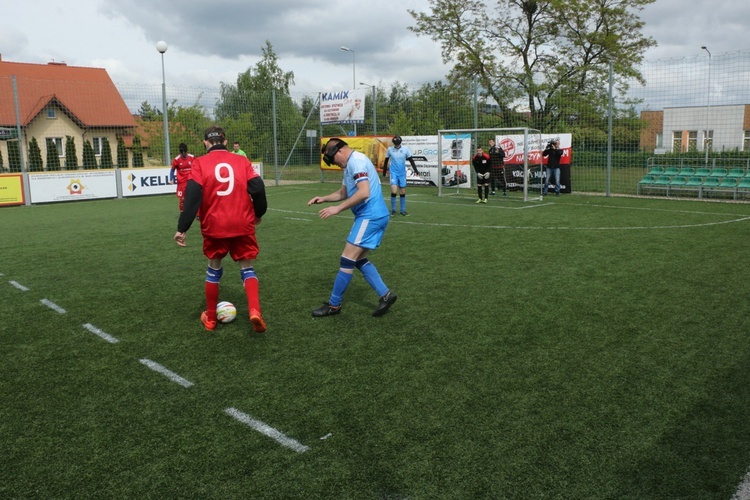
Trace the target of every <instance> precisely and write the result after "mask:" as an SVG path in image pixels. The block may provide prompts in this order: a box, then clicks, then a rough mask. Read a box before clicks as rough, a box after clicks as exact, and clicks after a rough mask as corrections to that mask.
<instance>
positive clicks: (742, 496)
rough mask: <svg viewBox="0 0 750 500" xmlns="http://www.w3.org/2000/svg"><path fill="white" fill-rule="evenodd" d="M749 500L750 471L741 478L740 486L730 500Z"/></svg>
mask: <svg viewBox="0 0 750 500" xmlns="http://www.w3.org/2000/svg"><path fill="white" fill-rule="evenodd" d="M748 499H750V470H748V472H747V474H745V477H744V478H743V480H742V482H741V483H740V485H739V486H738V487H737V491H735V492H734V495H732V500H748Z"/></svg>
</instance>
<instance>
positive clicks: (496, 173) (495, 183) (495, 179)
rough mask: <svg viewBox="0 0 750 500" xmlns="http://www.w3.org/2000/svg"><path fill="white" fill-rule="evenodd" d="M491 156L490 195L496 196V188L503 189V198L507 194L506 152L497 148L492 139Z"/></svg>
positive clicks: (489, 151)
mask: <svg viewBox="0 0 750 500" xmlns="http://www.w3.org/2000/svg"><path fill="white" fill-rule="evenodd" d="M487 153H488V154H489V155H490V194H495V188H496V187H500V188H502V189H503V196H507V194H508V193H506V184H507V182H506V180H505V151H503V148H501V147H500V146H495V140H494V139H490V149H489V150H488V151H487Z"/></svg>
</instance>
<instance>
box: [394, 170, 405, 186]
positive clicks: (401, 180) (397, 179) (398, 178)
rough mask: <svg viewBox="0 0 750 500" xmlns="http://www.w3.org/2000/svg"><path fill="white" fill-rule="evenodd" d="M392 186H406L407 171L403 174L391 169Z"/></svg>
mask: <svg viewBox="0 0 750 500" xmlns="http://www.w3.org/2000/svg"><path fill="white" fill-rule="evenodd" d="M391 186H398V187H400V188H405V187H406V172H404V173H403V174H401V173H398V174H396V173H394V172H393V171H391Z"/></svg>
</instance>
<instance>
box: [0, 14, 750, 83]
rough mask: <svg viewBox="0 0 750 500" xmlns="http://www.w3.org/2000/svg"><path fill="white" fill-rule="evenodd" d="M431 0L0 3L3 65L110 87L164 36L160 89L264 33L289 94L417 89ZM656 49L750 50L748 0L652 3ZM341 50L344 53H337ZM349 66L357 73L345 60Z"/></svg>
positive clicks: (427, 45)
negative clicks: (33, 67)
mask: <svg viewBox="0 0 750 500" xmlns="http://www.w3.org/2000/svg"><path fill="white" fill-rule="evenodd" d="M428 7H429V2H428V1H427V0H326V1H314V0H277V1H271V2H261V1H258V0H244V1H243V0H213V1H206V0H180V1H177V0H162V1H153V0H76V1H75V2H61V1H59V0H29V1H27V2H18V1H16V2H4V5H3V8H2V16H0V54H2V59H3V60H4V61H13V62H30V63H47V62H50V61H58V62H60V61H64V62H66V63H68V64H69V65H74V66H94V67H103V68H106V69H107V71H108V73H109V75H110V76H111V78H112V80H113V81H114V82H115V83H116V84H126V83H127V84H130V83H138V84H149V85H152V84H158V85H160V84H161V82H162V73H161V59H160V58H161V56H160V54H159V53H158V52H157V50H156V48H155V45H156V42H157V41H159V40H164V41H166V42H167V43H168V45H169V48H168V50H167V52H166V54H165V66H166V79H167V85H168V86H169V85H175V86H189V87H207V88H215V87H218V86H219V83H220V82H225V83H235V82H236V78H237V75H238V73H241V72H244V71H246V70H247V69H248V68H250V67H252V66H253V65H255V64H256V63H257V62H258V60H259V58H260V51H261V47H263V46H264V45H265V41H266V40H269V41H270V42H271V44H272V46H273V48H274V51H275V52H276V54H277V56H278V57H279V65H280V66H281V68H282V69H283V70H284V71H292V72H294V76H295V86H294V87H293V88H292V92H293V93H305V94H308V95H314V94H316V93H317V92H318V91H328V90H339V89H346V88H350V87H351V85H352V80H353V77H354V78H355V79H356V82H354V83H356V84H357V85H359V82H365V83H369V84H384V85H389V84H391V83H393V82H395V81H398V82H402V83H409V84H410V85H417V84H421V83H424V82H428V81H435V80H439V79H441V78H443V77H444V76H445V74H446V73H447V71H448V68H447V67H446V66H444V65H443V64H442V60H441V57H440V47H439V45H438V44H436V43H435V42H433V41H432V40H430V39H429V38H426V37H417V36H416V35H415V34H414V33H412V32H410V31H408V30H407V29H406V28H407V26H409V25H410V24H412V23H413V19H412V17H411V16H410V15H409V13H408V12H407V9H413V10H417V11H426V10H427V9H428ZM641 17H642V19H643V20H644V21H646V26H645V30H644V32H645V34H646V35H650V36H652V37H654V38H655V39H656V40H657V42H658V46H657V47H656V48H653V49H651V50H649V51H648V52H647V53H646V59H647V60H655V59H670V58H683V57H692V58H696V57H707V54H706V52H705V51H702V50H701V48H700V47H701V46H702V45H706V46H708V48H709V49H710V51H711V53H712V55H713V56H717V55H720V54H723V53H727V52H736V51H747V50H750V40H749V39H748V36H747V32H748V29H747V26H745V25H743V23H746V22H747V20H748V19H750V1H748V0H717V1H713V2H710V1H709V2H707V1H705V0H657V1H656V2H655V3H654V4H651V5H649V6H647V7H646V8H645V9H644V11H643V12H642V13H641ZM341 46H346V47H348V48H350V49H352V50H354V51H355V52H354V61H353V60H352V59H353V58H352V53H351V52H345V51H342V50H341V49H340V47H341ZM353 62H354V69H355V72H356V74H355V75H353V74H352V73H353V71H352V66H353V64H352V63H353Z"/></svg>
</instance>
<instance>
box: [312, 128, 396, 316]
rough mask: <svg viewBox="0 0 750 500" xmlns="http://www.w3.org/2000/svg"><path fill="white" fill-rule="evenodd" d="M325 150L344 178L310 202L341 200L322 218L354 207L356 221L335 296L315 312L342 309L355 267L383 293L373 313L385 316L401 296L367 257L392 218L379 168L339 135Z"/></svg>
mask: <svg viewBox="0 0 750 500" xmlns="http://www.w3.org/2000/svg"><path fill="white" fill-rule="evenodd" d="M321 153H322V154H323V160H324V161H325V162H326V164H327V165H331V164H335V165H338V166H339V167H341V168H343V169H344V180H343V182H342V185H341V188H340V189H338V190H336V191H334V192H333V193H331V194H329V195H326V196H316V197H314V198H313V199H311V200H310V201H308V202H307V205H308V206H310V205H316V204H318V203H335V202H339V201H340V202H341V203H339V204H338V205H333V206H330V207H326V208H324V209H322V210H320V212H318V213H319V215H320V218H321V219H327V218H328V217H331V216H333V215H336V214H338V213H340V212H342V211H344V210H346V209H347V208H350V209H351V210H352V212H354V225H353V226H352V228H351V231H349V236H347V238H346V244H345V245H344V251H343V252H342V254H341V260H340V262H341V267H340V268H339V272H338V274H337V275H336V279H335V280H334V282H333V290H332V291H331V296H330V298H329V300H328V301H327V302H324V303H323V305H322V306H320V307H318V308H317V309H313V311H312V315H313V316H316V317H320V316H333V315H335V314H338V313H340V312H341V302H342V300H343V296H344V292H345V291H346V289H347V287H348V286H349V283H350V282H351V281H352V277H353V275H354V268H357V269H359V270H360V272H361V273H362V275H363V276H364V278H365V281H367V283H368V284H369V285H370V286H371V287H372V288H373V290H375V292H376V293H377V294H378V297H380V300H379V303H378V307H377V308H376V309H375V312H373V313H372V315H373V316H382V315H383V314H385V313H387V312H388V309H390V307H391V306H392V305H393V303H394V302H396V299H397V298H398V297H397V296H396V294H395V293H393V292H392V291H391V290H390V289H389V288H388V287H387V286H386V285H385V283H384V282H383V279H382V278H381V277H380V273H378V270H377V268H376V267H375V264H373V263H372V262H370V261H369V260H368V259H367V254H368V252H369V251H370V250H375V249H376V248H377V247H378V246H380V242H381V240H382V239H383V234H384V233H385V228H386V227H388V221H389V219H390V217H388V207H386V205H385V200H384V199H383V192H382V191H381V189H380V180H379V179H378V172H377V171H376V170H375V167H374V166H373V164H372V162H371V161H370V159H369V158H368V157H367V156H365V155H364V154H362V153H360V152H359V151H354V150H353V149H351V148H350V147H349V146H348V145H347V143H346V142H344V141H342V140H341V139H339V138H336V137H334V138H332V139H330V140H329V141H328V142H327V143H326V144H325V146H323V148H322V150H321Z"/></svg>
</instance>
